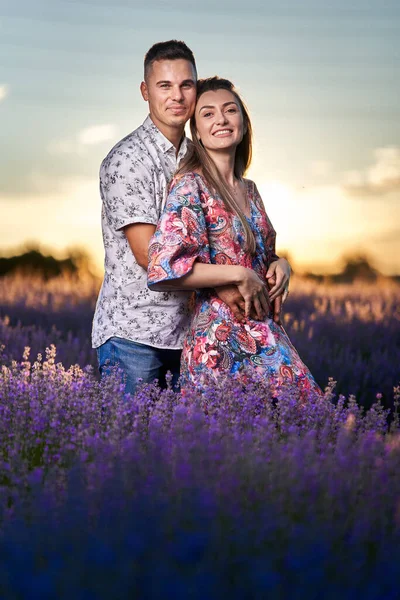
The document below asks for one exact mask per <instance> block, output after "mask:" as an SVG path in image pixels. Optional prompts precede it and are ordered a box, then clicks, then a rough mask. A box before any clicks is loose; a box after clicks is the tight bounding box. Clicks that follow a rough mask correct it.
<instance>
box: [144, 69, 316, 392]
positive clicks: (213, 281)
mask: <svg viewBox="0 0 400 600" xmlns="http://www.w3.org/2000/svg"><path fill="white" fill-rule="evenodd" d="M190 126H191V133H192V139H193V151H192V153H191V154H190V155H189V157H188V158H186V159H184V162H183V164H182V166H181V168H180V169H179V171H178V173H177V175H176V176H175V178H174V179H173V181H172V183H171V187H170V192H169V196H168V198H167V202H166V205H165V209H164V212H163V214H162V216H161V219H160V221H159V223H158V226H157V229H156V232H155V234H154V236H153V238H152V240H151V242H150V247H149V267H148V285H149V287H150V288H151V289H153V290H159V291H164V290H174V289H186V290H188V289H189V290H190V289H193V290H196V300H195V307H194V311H193V316H192V320H191V325H190V328H189V331H188V333H187V335H186V339H185V344H184V348H183V352H182V361H181V385H182V388H183V389H184V388H185V386H187V385H189V384H195V385H197V386H201V385H202V384H203V383H205V382H208V381H209V380H210V377H220V376H224V375H225V376H227V375H231V374H235V376H236V377H238V378H239V379H240V380H242V381H243V382H246V380H247V379H248V377H249V375H250V376H251V374H252V373H254V372H256V373H257V374H259V375H261V376H263V377H266V378H268V380H269V381H271V383H272V384H274V383H275V384H276V385H280V384H282V383H284V382H287V383H289V382H292V383H293V384H295V385H296V386H297V387H298V388H300V390H301V391H302V392H307V393H308V392H310V391H314V392H316V393H318V394H320V393H321V391H320V389H319V388H318V386H317V384H316V383H315V381H314V379H313V377H312V375H311V373H310V372H309V370H308V369H307V367H306V366H305V365H304V363H303V362H302V361H301V360H300V358H299V356H298V354H297V352H296V350H295V348H294V347H293V346H292V344H291V343H290V340H289V338H288V337H287V335H286V333H285V331H284V329H283V327H282V326H281V325H280V324H277V323H275V322H274V320H273V318H272V316H273V315H272V311H271V300H274V298H275V297H276V294H277V290H276V289H275V290H272V291H273V294H272V295H271V296H270V295H269V293H268V288H267V285H266V274H267V270H268V267H269V265H270V264H271V262H272V261H274V260H277V258H278V257H277V256H276V254H275V231H274V229H273V227H272V225H271V223H270V221H269V219H268V217H267V215H266V213H265V210H264V207H263V204H262V200H261V198H260V195H259V193H258V191H257V188H256V186H255V184H254V183H253V182H252V181H250V180H247V179H244V178H243V175H244V174H245V172H246V170H247V168H248V167H249V164H250V160H251V124H250V119H249V116H248V113H247V110H246V108H245V106H244V104H243V102H242V100H241V99H240V97H239V95H238V94H237V92H236V91H235V89H234V87H233V84H232V83H231V82H229V81H227V80H226V79H220V78H218V77H212V78H210V79H205V80H200V81H199V83H198V95H197V104H196V109H195V113H194V115H193V117H192V119H191V123H190ZM229 284H235V285H236V286H237V288H238V290H239V292H240V293H241V294H242V296H243V298H244V302H245V319H244V320H242V321H240V320H238V319H237V318H235V316H234V314H233V313H232V311H231V310H230V309H229V307H228V306H227V305H226V304H224V303H223V302H222V300H220V299H219V297H218V296H217V294H216V292H215V288H218V287H222V286H225V285H229Z"/></svg>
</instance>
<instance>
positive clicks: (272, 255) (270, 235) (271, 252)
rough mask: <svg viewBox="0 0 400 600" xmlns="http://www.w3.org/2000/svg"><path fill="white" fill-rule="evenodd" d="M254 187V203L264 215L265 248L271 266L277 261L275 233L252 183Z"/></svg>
mask: <svg viewBox="0 0 400 600" xmlns="http://www.w3.org/2000/svg"><path fill="white" fill-rule="evenodd" d="M253 185H254V200H255V202H256V204H257V205H258V208H259V210H261V211H262V212H263V213H264V217H265V220H266V225H267V226H266V231H265V247H266V248H267V250H268V264H271V263H272V262H274V261H275V260H278V259H279V256H278V255H277V253H276V231H275V229H274V227H273V225H272V223H271V221H270V220H269V217H268V215H267V213H266V210H265V207H264V202H263V200H262V198H261V196H260V193H259V191H258V189H257V186H256V184H255V183H254V182H253Z"/></svg>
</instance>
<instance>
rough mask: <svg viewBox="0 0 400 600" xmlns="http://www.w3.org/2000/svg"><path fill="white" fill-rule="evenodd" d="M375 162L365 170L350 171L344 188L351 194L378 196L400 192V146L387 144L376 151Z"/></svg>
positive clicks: (345, 179)
mask: <svg viewBox="0 0 400 600" xmlns="http://www.w3.org/2000/svg"><path fill="white" fill-rule="evenodd" d="M374 155H375V163H374V164H373V165H371V166H370V167H369V168H367V169H366V170H364V171H348V172H347V173H346V174H345V177H344V182H343V190H344V191H345V192H346V193H347V194H348V195H350V196H378V195H386V194H390V193H392V192H396V191H399V192H400V148H398V147H397V146H386V147H384V148H377V149H376V150H375V152H374Z"/></svg>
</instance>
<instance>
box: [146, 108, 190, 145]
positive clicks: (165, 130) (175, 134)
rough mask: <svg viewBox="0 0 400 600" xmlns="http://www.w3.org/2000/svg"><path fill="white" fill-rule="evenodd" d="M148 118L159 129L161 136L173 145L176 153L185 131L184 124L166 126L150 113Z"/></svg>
mask: <svg viewBox="0 0 400 600" xmlns="http://www.w3.org/2000/svg"><path fill="white" fill-rule="evenodd" d="M150 119H151V120H152V121H153V123H154V125H155V126H156V127H157V129H158V130H159V131H161V133H162V134H163V136H165V137H166V138H167V140H168V141H170V142H171V144H173V146H175V150H176V153H177V154H178V152H179V147H180V145H181V142H182V138H183V134H184V132H185V125H182V127H168V126H167V125H165V124H164V123H160V122H159V121H158V120H157V119H155V118H154V117H153V116H152V114H151V113H150Z"/></svg>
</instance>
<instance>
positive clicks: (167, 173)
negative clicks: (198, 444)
mask: <svg viewBox="0 0 400 600" xmlns="http://www.w3.org/2000/svg"><path fill="white" fill-rule="evenodd" d="M196 80H197V71H196V63H195V59H194V56H193V53H192V51H191V50H190V49H189V48H188V47H187V46H186V44H184V43H183V42H180V41H176V40H171V41H168V42H160V43H158V44H155V45H154V46H152V47H151V48H150V50H149V51H148V52H147V54H146V56H145V60H144V81H143V82H142V83H141V86H140V90H141V94H142V96H143V99H144V100H145V101H146V102H148V105H149V116H148V117H147V118H146V120H145V121H144V123H143V125H141V126H140V127H138V129H136V130H135V131H134V132H133V133H131V134H129V135H128V136H126V137H125V138H124V139H123V140H121V141H120V142H119V143H118V144H116V146H114V148H113V149H112V150H111V151H110V153H109V154H108V155H107V157H106V158H105V159H104V161H103V163H102V165H101V168H100V193H101V197H102V201H103V206H102V229H103V241H104V248H105V275H104V281H103V284H102V287H101V290H100V294H99V298H98V301H97V305H96V311H95V315H94V320H93V333H92V342H93V347H94V348H96V349H97V354H98V360H99V369H100V373H101V374H102V375H103V374H106V373H107V372H108V370H109V368H110V367H113V366H115V365H118V366H119V367H120V368H121V369H122V370H123V372H124V376H125V382H126V388H125V389H126V392H130V393H132V394H133V393H134V392H135V390H136V385H137V380H138V379H141V380H142V381H145V382H151V381H153V380H154V379H158V380H159V381H160V383H161V385H163V383H164V380H165V374H166V373H167V371H171V373H172V375H173V383H175V382H176V381H177V379H178V377H179V363H180V354H181V348H182V346H183V338H184V334H185V330H186V327H187V323H188V319H189V297H190V293H189V292H183V291H182V292H163V293H159V292H151V291H150V290H149V289H148V287H147V273H146V270H147V264H148V262H147V260H148V259H147V256H148V254H147V251H148V244H149V241H150V238H151V236H152V234H153V233H154V231H155V228H156V224H157V221H158V219H159V216H160V213H161V210H162V207H163V204H164V201H165V198H166V195H167V188H168V183H169V181H170V180H171V178H172V175H173V173H174V171H175V170H176V169H177V167H178V165H179V162H180V160H181V159H182V158H183V156H184V155H185V153H186V152H187V149H188V140H187V138H186V137H185V134H184V128H185V124H186V122H187V121H188V120H189V118H190V117H191V116H192V114H193V111H194V107H195V102H196ZM284 267H285V265H284ZM287 273H288V272H287V269H286V272H285V268H282V267H281V266H280V269H278V268H277V267H276V263H274V266H273V267H272V268H271V270H270V275H271V277H272V280H273V281H276V284H275V286H274V288H273V290H272V291H273V293H274V294H277V293H282V291H283V288H284V286H285V285H286V283H287V280H288V277H287ZM276 275H277V276H276ZM218 292H219V295H220V297H221V299H222V300H224V301H225V302H226V303H227V304H228V305H229V306H230V307H231V309H232V310H233V311H234V312H235V314H239V313H240V312H241V311H242V308H243V302H242V298H241V296H240V294H238V292H237V290H236V289H235V288H234V286H226V287H225V288H224V289H222V288H219V290H218ZM279 302H280V301H279V300H278V301H277V302H275V311H276V312H277V314H278V316H279V311H280V304H279Z"/></svg>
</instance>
